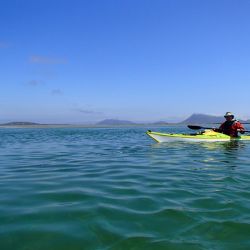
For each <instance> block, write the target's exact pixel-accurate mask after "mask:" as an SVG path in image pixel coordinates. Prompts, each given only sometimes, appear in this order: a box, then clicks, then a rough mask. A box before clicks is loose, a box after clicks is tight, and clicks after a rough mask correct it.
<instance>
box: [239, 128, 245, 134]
mask: <svg viewBox="0 0 250 250" xmlns="http://www.w3.org/2000/svg"><path fill="white" fill-rule="evenodd" d="M237 131H238V132H240V133H241V134H245V131H244V130H242V129H237Z"/></svg>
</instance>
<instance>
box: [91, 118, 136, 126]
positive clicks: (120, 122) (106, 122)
mask: <svg viewBox="0 0 250 250" xmlns="http://www.w3.org/2000/svg"><path fill="white" fill-rule="evenodd" d="M134 124H136V123H134V122H131V121H126V120H116V119H106V120H103V121H100V122H98V123H97V124H96V125H134Z"/></svg>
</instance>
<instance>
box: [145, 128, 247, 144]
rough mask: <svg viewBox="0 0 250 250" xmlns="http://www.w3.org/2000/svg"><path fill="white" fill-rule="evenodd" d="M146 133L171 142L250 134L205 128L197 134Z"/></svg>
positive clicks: (217, 139) (243, 138)
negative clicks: (225, 132) (231, 134)
mask: <svg viewBox="0 0 250 250" xmlns="http://www.w3.org/2000/svg"><path fill="white" fill-rule="evenodd" d="M147 135H148V136H150V137H151V138H152V139H154V140H155V141H157V142H171V141H196V142H200V141H209V142H217V141H231V140H244V141H246V140H250V136H247V135H245V136H239V137H230V136H228V135H225V134H222V133H218V132H214V131H213V130H205V131H204V132H203V133H198V134H169V133H159V132H152V131H150V130H149V131H147Z"/></svg>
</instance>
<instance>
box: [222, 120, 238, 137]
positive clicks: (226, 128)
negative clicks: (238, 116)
mask: <svg viewBox="0 0 250 250" xmlns="http://www.w3.org/2000/svg"><path fill="white" fill-rule="evenodd" d="M237 122H238V121H237V120H232V121H225V122H224V123H223V124H222V126H221V130H222V133H223V134H226V135H230V136H233V137H237V136H238V131H237V128H236V126H234V125H236V124H237Z"/></svg>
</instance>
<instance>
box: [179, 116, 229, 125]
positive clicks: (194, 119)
mask: <svg viewBox="0 0 250 250" xmlns="http://www.w3.org/2000/svg"><path fill="white" fill-rule="evenodd" d="M224 120H225V119H224V117H222V116H213V115H205V114H193V115H191V116H190V117H188V118H187V119H186V120H184V121H182V122H181V123H183V124H198V123H199V124H204V123H221V122H223V121H224Z"/></svg>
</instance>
